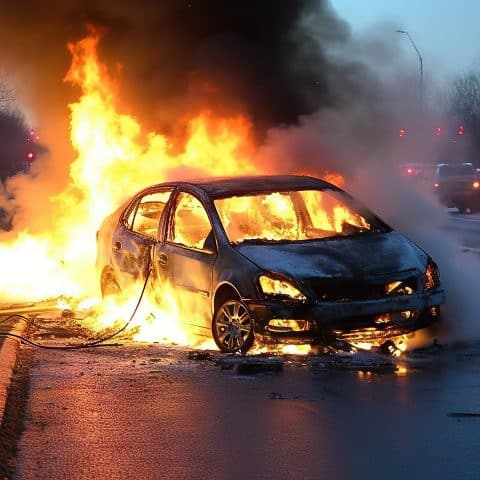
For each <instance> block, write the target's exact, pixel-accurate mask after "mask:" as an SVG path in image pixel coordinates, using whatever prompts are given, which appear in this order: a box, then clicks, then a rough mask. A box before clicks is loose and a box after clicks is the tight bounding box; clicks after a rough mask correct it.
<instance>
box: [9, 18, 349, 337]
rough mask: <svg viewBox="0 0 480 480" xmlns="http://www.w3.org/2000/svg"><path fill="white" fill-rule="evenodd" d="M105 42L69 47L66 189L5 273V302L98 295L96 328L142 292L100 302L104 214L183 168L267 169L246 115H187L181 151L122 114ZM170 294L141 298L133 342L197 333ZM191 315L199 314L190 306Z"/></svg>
mask: <svg viewBox="0 0 480 480" xmlns="http://www.w3.org/2000/svg"><path fill="white" fill-rule="evenodd" d="M99 41H100V36H99V32H98V31H97V30H95V29H94V28H91V27H90V28H89V35H88V36H87V37H85V38H84V39H82V40H80V41H78V42H75V43H71V44H69V45H68V49H69V51H70V53H71V55H72V63H71V67H70V69H69V71H68V73H67V75H66V77H65V81H67V82H69V83H71V84H73V85H75V86H77V87H79V88H80V89H81V97H80V98H79V100H78V101H77V102H75V103H72V104H71V105H69V108H70V112H71V118H70V128H71V142H72V145H73V147H74V149H75V150H76V152H77V158H76V159H75V160H74V161H73V162H72V164H71V165H70V182H69V184H68V186H67V187H66V188H65V189H64V191H63V192H62V193H61V194H59V195H57V196H55V197H54V198H52V199H51V201H52V202H53V205H54V207H55V216H56V218H55V220H56V222H55V228H54V229H53V230H48V231H45V232H43V233H40V234H38V233H37V234H35V235H33V234H31V233H30V232H29V231H28V229H25V230H24V231H21V232H19V233H18V235H17V237H16V239H15V240H14V241H13V242H9V243H4V244H2V245H0V262H1V264H2V266H3V269H4V271H7V272H9V274H8V275H5V276H3V278H1V279H0V292H2V298H3V299H4V300H7V299H8V300H18V299H28V300H39V299H43V298H46V297H57V296H59V295H67V296H72V297H76V298H83V299H87V298H88V297H93V299H91V300H88V302H87V303H88V305H89V307H90V308H91V307H92V305H95V304H97V306H96V312H95V313H94V314H93V315H91V316H89V317H87V319H86V320H85V324H86V325H89V326H90V327H91V328H93V329H100V328H105V327H109V326H112V325H114V324H117V323H121V322H123V321H124V320H125V319H126V318H128V315H129V313H130V312H131V311H132V309H133V306H134V305H132V301H133V302H134V303H135V301H136V299H137V296H138V293H139V291H140V287H139V288H137V289H134V290H132V291H130V292H127V293H128V295H127V296H126V297H127V298H126V299H123V300H121V301H117V302H116V303H115V304H112V303H111V301H110V300H109V301H108V302H104V303H103V304H102V305H99V304H98V298H97V299H95V297H96V295H97V285H98V278H97V273H96V272H95V271H94V269H93V268H92V266H93V265H94V264H95V257H96V243H95V236H96V232H97V230H98V228H99V225H100V223H101V221H102V220H103V219H104V218H105V216H106V215H107V214H109V213H110V212H111V211H113V210H114V209H115V208H116V207H117V206H118V205H119V204H120V203H121V202H122V201H124V200H125V199H126V198H128V197H129V196H130V195H131V194H133V193H134V192H136V191H138V190H140V189H141V188H143V187H145V186H147V185H151V184H152V183H161V182H162V181H165V180H167V179H169V178H171V177H175V178H178V177H179V176H182V175H185V173H187V174H190V175H193V176H217V175H236V174H254V173H261V172H259V169H258V167H256V166H255V165H253V164H252V163H251V158H253V157H254V154H255V146H254V143H253V141H252V135H251V129H252V126H251V123H250V121H249V120H248V119H247V118H245V117H244V116H242V115H232V116H229V117H225V116H224V117H218V116H215V115H214V114H213V113H212V111H210V110H203V111H200V112H197V113H196V114H195V115H192V116H191V117H190V118H189V119H187V120H186V124H187V128H186V130H187V135H186V140H185V142H184V145H183V148H182V149H180V151H179V153H175V154H173V153H171V152H172V150H173V149H172V142H171V140H170V139H169V138H167V137H166V136H164V135H161V134H159V133H155V132H147V133H146V132H142V128H141V125H140V123H139V121H138V120H137V119H136V118H134V117H133V116H130V115H126V114H124V113H121V112H119V111H118V107H117V95H118V93H119V87H118V85H117V83H116V82H115V81H114V80H113V79H112V78H111V77H110V75H109V72H108V70H107V68H106V66H105V65H104V64H103V63H101V62H100V61H99V59H98V55H97V48H98V44H99ZM176 152H178V149H177V150H176ZM332 178H333V177H332ZM341 182H343V178H342V177H341V176H339V175H337V176H336V177H335V182H334V183H336V184H337V185H338V183H341ZM265 201H266V202H267V203H268V205H267V204H266V206H268V207H269V208H270V209H271V210H272V211H274V210H275V211H276V212H277V213H276V215H277V216H280V217H282V218H287V217H288V215H289V214H290V213H291V212H290V211H289V208H290V207H289V205H288V204H286V203H285V201H284V199H283V198H282V197H281V196H280V195H277V197H275V196H272V197H271V198H269V199H266V200H265ZM240 206H241V204H239V208H240ZM243 206H244V207H245V205H243ZM292 218H293V217H292ZM357 220H358V219H355V221H357ZM349 221H351V220H349ZM332 228H336V227H332ZM163 293H164V294H163V296H162V302H161V305H160V307H159V305H158V299H154V298H150V296H149V297H148V298H147V299H146V301H145V302H144V304H142V311H141V312H139V313H138V314H137V319H136V323H135V324H134V328H135V331H136V334H135V335H136V336H135V338H136V339H139V340H158V341H175V342H177V343H189V344H191V343H192V342H193V340H192V336H191V334H190V332H189V330H188V329H186V328H185V326H184V325H182V323H181V321H180V320H181V316H182V314H184V312H182V309H183V310H185V308H186V309H189V306H188V305H187V306H184V305H182V309H180V308H179V305H181V302H178V301H177V294H176V292H175V291H174V289H173V288H172V287H170V286H166V287H165V289H164V291H163ZM96 302H97V303H96ZM79 308H80V307H79ZM152 312H154V313H152ZM189 316H190V317H192V316H195V312H194V309H193V307H191V308H190V312H189Z"/></svg>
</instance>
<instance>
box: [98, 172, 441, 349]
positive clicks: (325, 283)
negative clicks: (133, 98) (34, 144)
mask: <svg viewBox="0 0 480 480" xmlns="http://www.w3.org/2000/svg"><path fill="white" fill-rule="evenodd" d="M97 241H98V256H97V267H98V268H99V272H100V284H101V290H102V294H103V295H109V294H113V293H119V292H121V291H122V290H123V289H124V288H127V286H128V285H129V284H130V283H131V282H132V280H134V279H139V278H140V279H141V278H145V277H146V275H147V274H148V272H149V269H150V268H151V271H152V277H151V281H152V286H153V288H155V289H157V290H158V293H159V294H160V295H161V294H162V285H165V284H166V282H169V283H171V284H172V285H173V287H174V288H175V291H176V292H177V294H178V298H180V299H181V302H186V301H187V300H193V301H194V302H195V306H196V307H195V308H196V310H197V311H198V312H199V313H201V314H202V315H199V316H195V318H197V317H201V318H202V321H201V322H198V321H196V322H194V321H192V323H195V325H194V326H195V327H196V328H198V329H199V331H200V332H203V334H204V335H207V336H210V335H211V336H212V337H213V339H214V340H215V343H216V344H217V346H218V348H219V349H220V350H221V351H223V352H236V351H242V352H245V351H247V350H248V349H249V348H250V347H251V346H252V344H253V342H254V339H257V340H259V341H261V342H266V343H310V344H314V343H321V342H324V341H328V339H332V338H335V339H341V340H345V341H351V342H353V341H365V340H368V341H373V340H377V341H378V340H379V341H386V340H387V339H389V338H391V337H395V336H398V335H402V334H406V333H409V332H412V331H415V330H417V329H420V328H423V327H426V326H428V325H430V324H431V323H433V322H435V321H437V320H439V317H440V305H441V304H442V303H443V302H444V298H445V295H444V291H443V289H442V287H441V284H440V277H439V272H438V269H437V266H436V264H435V262H434V261H433V260H432V259H431V258H430V257H429V256H428V254H427V253H425V252H424V251H423V250H422V249H420V248H419V247H418V246H416V245H415V244H414V243H412V242H411V241H410V240H408V239H407V238H406V237H404V236H403V235H401V234H400V233H398V232H396V231H394V230H392V228H390V227H389V226H388V225H386V224H385V223H384V222H383V221H382V220H380V219H379V218H378V217H376V216H375V215H374V214H373V213H371V212H370V211H368V210H367V209H366V208H364V207H363V206H361V205H360V204H359V203H358V202H357V201H355V200H354V199H353V198H352V197H351V196H350V195H348V194H347V193H346V192H344V191H343V190H341V189H340V188H338V187H336V186H334V185H332V184H330V183H328V182H326V181H323V180H320V179H317V178H312V177H306V176H293V175H291V176H256V177H235V178H226V179H212V180H200V181H189V182H170V183H163V184H160V185H154V186H151V187H149V188H146V189H144V190H142V191H141V192H139V193H137V194H136V195H134V196H133V198H131V199H130V200H128V201H127V202H126V203H125V204H124V205H123V206H121V207H120V208H119V209H118V210H117V211H116V212H114V213H113V214H112V215H110V216H109V217H107V218H106V219H105V220H104V222H103V224H102V226H101V228H100V230H99V232H98V235H97ZM186 321H188V319H186Z"/></svg>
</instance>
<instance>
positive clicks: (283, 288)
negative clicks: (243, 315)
mask: <svg viewBox="0 0 480 480" xmlns="http://www.w3.org/2000/svg"><path fill="white" fill-rule="evenodd" d="M258 280H259V282H260V287H261V288H262V292H263V293H264V294H265V295H283V296H286V297H289V298H292V299H294V300H306V299H307V297H306V296H305V295H304V294H303V293H302V292H301V291H300V290H299V289H298V288H296V287H295V286H294V285H293V284H292V283H290V282H289V281H288V280H284V279H282V278H275V277H270V276H268V275H261V276H260V278H259V279H258Z"/></svg>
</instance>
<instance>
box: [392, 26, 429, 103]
mask: <svg viewBox="0 0 480 480" xmlns="http://www.w3.org/2000/svg"><path fill="white" fill-rule="evenodd" d="M396 32H397V33H403V34H404V35H406V36H407V37H408V39H409V40H410V43H411V44H412V46H413V48H414V49H415V51H416V52H417V55H418V60H419V61H420V105H423V58H422V56H421V55H420V52H419V50H418V48H417V46H416V45H415V42H414V41H413V38H412V37H411V36H410V34H409V33H408V32H407V31H405V30H396Z"/></svg>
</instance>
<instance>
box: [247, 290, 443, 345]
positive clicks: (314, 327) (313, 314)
mask: <svg viewBox="0 0 480 480" xmlns="http://www.w3.org/2000/svg"><path fill="white" fill-rule="evenodd" d="M444 302H445V292H444V291H443V290H442V289H441V288H436V289H434V290H431V291H428V292H417V293H415V294H413V295H401V296H392V297H383V298H378V299H369V300H351V301H342V302H320V301H319V302H292V301H277V300H265V301H262V302H258V301H250V300H245V303H246V304H247V305H248V307H249V309H250V312H251V314H252V317H253V319H254V322H255V333H256V334H257V335H259V336H260V337H261V338H262V340H264V341H267V342H270V341H271V342H286V343H304V342H308V341H315V340H321V339H322V338H325V337H331V336H332V335H334V336H336V337H341V338H351V336H352V334H353V335H355V334H358V336H359V337H362V338H364V337H365V336H368V338H371V339H374V338H389V337H393V336H398V335H402V334H406V333H409V332H412V331H415V330H419V329H420V328H424V327H426V326H428V325H431V324H432V323H434V322H435V321H438V320H439V308H438V306H439V305H440V304H442V303H444ZM274 319H279V320H282V319H283V320H299V321H301V322H299V323H301V325H302V328H301V329H300V330H298V329H295V330H293V329H291V330H289V329H288V328H283V329H278V328H272V326H271V325H269V323H270V321H271V320H274Z"/></svg>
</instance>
